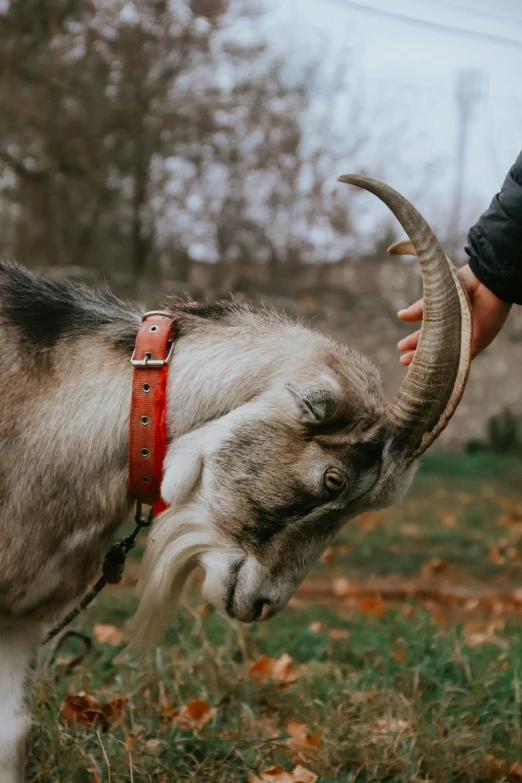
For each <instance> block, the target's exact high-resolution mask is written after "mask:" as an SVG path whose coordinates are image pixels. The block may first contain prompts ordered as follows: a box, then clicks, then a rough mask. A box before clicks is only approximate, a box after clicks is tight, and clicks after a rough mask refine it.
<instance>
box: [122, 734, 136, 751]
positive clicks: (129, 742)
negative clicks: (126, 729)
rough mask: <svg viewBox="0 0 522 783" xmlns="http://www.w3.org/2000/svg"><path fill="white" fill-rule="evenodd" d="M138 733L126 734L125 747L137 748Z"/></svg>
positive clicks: (129, 748) (128, 748)
mask: <svg viewBox="0 0 522 783" xmlns="http://www.w3.org/2000/svg"><path fill="white" fill-rule="evenodd" d="M136 739H137V738H136V735H135V734H126V735H125V740H124V742H125V747H126V748H127V750H135V749H136Z"/></svg>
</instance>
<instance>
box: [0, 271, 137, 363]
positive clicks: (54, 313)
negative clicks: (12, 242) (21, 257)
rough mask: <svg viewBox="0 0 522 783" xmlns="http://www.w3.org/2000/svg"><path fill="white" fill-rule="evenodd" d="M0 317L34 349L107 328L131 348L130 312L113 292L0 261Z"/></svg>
mask: <svg viewBox="0 0 522 783" xmlns="http://www.w3.org/2000/svg"><path fill="white" fill-rule="evenodd" d="M0 315H2V316H3V317H4V318H5V319H6V320H7V321H8V322H10V323H11V324H12V325H13V326H14V327H15V328H16V329H17V331H18V332H19V333H20V335H21V336H22V339H24V340H25V341H27V343H29V344H31V345H34V346H35V347H36V348H38V349H40V350H41V349H52V348H54V347H55V346H56V344H57V343H58V342H59V341H60V340H61V339H63V338H66V337H74V336H82V335H86V334H90V333H92V332H95V331H98V330H100V329H102V328H103V327H104V326H110V327H112V328H111V330H110V336H111V338H112V341H113V342H114V344H115V345H118V346H119V347H121V348H123V349H125V350H126V351H129V352H132V350H133V347H134V342H135V339H136V334H137V331H138V327H139V321H138V320H137V318H136V313H135V311H133V310H132V308H131V307H130V306H129V305H127V304H125V303H124V302H122V301H121V300H120V299H118V298H117V297H116V296H114V295H113V294H110V293H101V292H99V291H93V290H91V289H89V288H86V287H84V286H80V285H74V284H72V283H70V282H67V281H62V280H50V279H47V278H43V277H38V276H36V275H34V274H33V273H32V272H30V271H29V270H28V269H24V268H23V267H20V266H16V265H13V264H6V263H0Z"/></svg>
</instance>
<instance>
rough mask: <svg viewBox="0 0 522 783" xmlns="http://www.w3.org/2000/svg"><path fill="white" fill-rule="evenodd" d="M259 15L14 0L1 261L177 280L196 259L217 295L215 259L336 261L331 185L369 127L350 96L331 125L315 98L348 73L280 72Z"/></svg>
mask: <svg viewBox="0 0 522 783" xmlns="http://www.w3.org/2000/svg"><path fill="white" fill-rule="evenodd" d="M264 13H265V10H264V8H263V6H262V5H261V4H259V3H256V2H245V1H242V2H240V1H239V0H190V2H188V1H187V2H184V1H180V0H178V1H177V2H175V3H168V2H163V0H142V2H140V4H139V5H136V6H134V5H132V4H129V3H127V2H125V0H120V1H117V2H113V0H107V2H101V3H100V2H96V3H95V2H91V1H90V0H12V1H11V2H10V3H9V4H8V5H7V7H6V8H5V10H4V12H3V13H2V14H1V15H0V36H1V40H2V47H1V50H0V73H1V78H0V99H1V102H2V115H1V117H0V131H1V133H0V136H1V139H2V142H1V144H0V164H1V169H0V188H1V194H2V204H1V213H0V226H1V231H0V236H1V239H0V244H1V247H0V250H1V252H2V255H4V256H8V257H15V258H16V259H18V260H19V261H21V262H26V263H27V262H30V264H31V265H33V266H34V265H37V266H42V267H48V266H51V265H67V264H74V265H78V266H94V267H97V268H101V269H104V270H120V271H125V272H130V273H132V274H133V275H145V274H165V275H168V276H170V277H172V278H175V279H177V280H180V281H187V280H188V279H189V267H190V262H191V259H192V258H196V259H197V258H198V257H199V258H201V259H203V260H207V261H214V262H215V267H214V274H213V278H214V280H213V282H214V283H215V284H216V285H218V286H219V284H220V278H221V272H222V267H223V265H226V264H229V265H230V264H232V265H236V266H240V265H241V263H242V262H247V261H248V262H259V263H262V264H265V265H266V266H267V268H268V270H269V278H270V279H272V280H273V279H275V278H277V279H278V280H281V278H284V277H285V276H288V275H289V274H290V275H291V274H293V273H295V268H296V266H298V265H299V264H300V263H301V262H303V261H306V260H318V259H319V257H321V254H322V258H321V260H329V257H330V259H331V257H332V252H333V253H334V255H336V256H337V259H340V258H342V254H343V252H345V251H346V236H347V234H349V233H350V230H351V229H352V228H353V227H352V226H351V224H350V210H349V208H348V207H347V192H346V189H345V190H340V189H338V188H337V187H335V177H336V174H338V173H341V172H342V171H344V169H345V168H346V166H347V165H348V164H349V163H351V162H353V161H354V158H355V156H356V154H357V151H358V150H359V149H360V147H361V146H362V145H364V143H365V132H366V131H367V130H368V129H367V128H365V127H364V125H363V124H361V123H362V122H363V120H362V118H361V115H359V114H358V111H357V109H358V107H357V101H358V98H357V95H356V94H354V95H353V106H351V107H350V109H349V113H350V114H351V115H352V117H351V119H352V121H353V122H352V124H351V127H350V132H349V133H342V134H341V133H338V132H337V131H336V130H335V129H332V130H330V129H329V127H328V104H329V100H325V99H326V98H327V97H328V96H329V99H333V96H334V94H335V93H336V91H340V90H343V89H344V88H345V86H346V79H347V78H348V73H347V70H349V65H348V64H347V63H341V65H340V66H339V67H338V68H337V70H336V71H335V72H334V73H329V74H328V73H326V72H325V69H324V68H321V65H320V63H318V62H316V61H315V59H314V58H312V59H311V60H310V61H309V62H308V63H306V64H304V65H303V64H299V63H298V62H295V61H294V62H292V61H291V62H288V61H287V60H286V58H285V56H284V52H283V51H281V50H280V47H279V49H278V47H276V46H272V45H271V44H270V42H269V41H267V40H264V39H263V36H262V35H261V34H260V33H259V32H256V30H257V29H258V22H259V19H260V17H261V16H262V15H263V14H264ZM318 90H320V91H321V94H322V98H323V101H322V104H323V106H324V108H323V109H322V110H321V109H320V106H319V104H318V102H317V101H315V99H314V96H315V94H316V93H317V91H318ZM311 107H313V111H312V110H311ZM357 117H359V119H357ZM357 123H359V125H360V127H357ZM312 126H313V128H312ZM319 129H320V133H319V136H317V134H316V133H312V130H315V131H319ZM340 161H342V164H341V163H340ZM379 239H380V237H376V238H375V242H376V243H378V242H379ZM382 239H386V241H387V239H388V237H383V238H382ZM332 248H335V250H332ZM343 248H344V251H343ZM325 255H326V258H325Z"/></svg>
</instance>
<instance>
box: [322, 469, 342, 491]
mask: <svg viewBox="0 0 522 783" xmlns="http://www.w3.org/2000/svg"><path fill="white" fill-rule="evenodd" d="M323 482H324V485H325V487H326V489H327V490H328V492H332V493H335V492H340V491H341V490H342V489H344V488H345V486H346V476H345V475H344V473H341V471H340V470H337V468H328V470H327V471H326V472H325V474H324V476H323Z"/></svg>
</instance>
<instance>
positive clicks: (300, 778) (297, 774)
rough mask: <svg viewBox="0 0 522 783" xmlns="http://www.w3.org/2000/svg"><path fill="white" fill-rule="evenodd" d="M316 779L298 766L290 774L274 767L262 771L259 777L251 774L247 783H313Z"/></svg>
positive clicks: (281, 768) (312, 774) (310, 772)
mask: <svg viewBox="0 0 522 783" xmlns="http://www.w3.org/2000/svg"><path fill="white" fill-rule="evenodd" d="M317 779H318V778H317V775H315V774H314V773H313V772H312V771H311V770H309V769H306V768H305V767H303V766H301V765H300V764H298V766H297V767H294V769H293V770H292V771H291V772H287V771H286V769H284V767H280V766H279V765H275V766H273V767H268V769H264V770H263V771H262V772H260V773H259V777H258V776H256V775H252V773H249V775H248V783H315V781H316V780H317Z"/></svg>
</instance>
